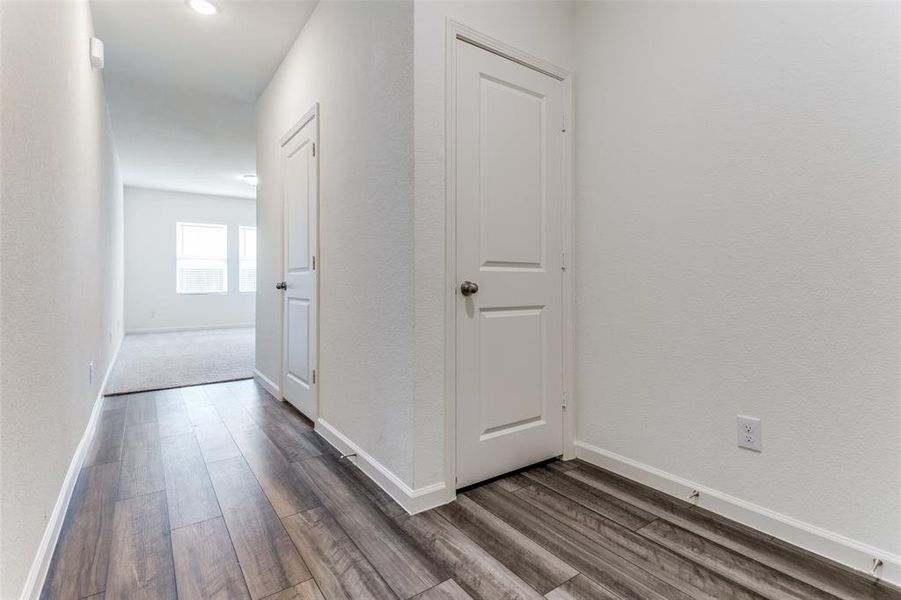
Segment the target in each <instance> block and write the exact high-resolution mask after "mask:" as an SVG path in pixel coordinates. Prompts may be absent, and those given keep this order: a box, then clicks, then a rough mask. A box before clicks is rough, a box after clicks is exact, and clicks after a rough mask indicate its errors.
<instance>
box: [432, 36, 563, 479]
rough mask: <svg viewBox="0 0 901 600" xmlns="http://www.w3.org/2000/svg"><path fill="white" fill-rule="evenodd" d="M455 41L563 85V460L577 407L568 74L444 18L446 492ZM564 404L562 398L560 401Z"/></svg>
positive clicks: (450, 426) (452, 402)
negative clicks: (445, 59) (575, 395)
mask: <svg viewBox="0 0 901 600" xmlns="http://www.w3.org/2000/svg"><path fill="white" fill-rule="evenodd" d="M457 40H462V41H464V42H468V43H470V44H474V45H476V46H478V47H480V48H482V49H484V50H487V51H489V52H492V53H494V54H497V55H499V56H502V57H504V58H507V59H509V60H512V61H514V62H517V63H519V64H521V65H524V66H526V67H529V68H531V69H535V70H536V71H539V72H541V73H544V74H545V75H549V76H550V77H553V78H554V79H558V80H559V81H561V82H562V83H563V96H564V98H563V105H564V107H565V114H566V117H565V119H564V122H563V123H561V127H565V131H566V133H567V136H566V137H567V139H566V140H565V141H564V143H563V173H564V177H563V181H564V183H563V188H564V189H563V201H562V209H563V215H562V218H561V223H562V227H563V232H562V240H563V248H561V251H562V252H564V253H565V254H564V262H563V264H564V270H563V306H562V308H563V314H562V317H563V320H562V321H563V357H562V360H563V394H564V398H565V403H564V405H565V408H564V414H563V457H564V458H566V459H570V458H575V407H574V398H573V388H574V381H575V376H574V373H575V371H574V368H573V367H574V363H573V360H574V355H575V347H574V343H575V335H574V329H573V309H574V303H573V292H574V282H573V265H574V260H573V258H574V248H573V237H574V236H573V226H574V222H573V208H572V188H573V171H572V156H573V136H572V135H571V133H572V131H573V128H572V121H573V119H572V114H573V110H572V73H571V72H570V71H568V70H567V69H563V68H561V67H558V66H556V65H554V64H551V63H549V62H547V61H545V60H542V59H540V58H538V57H536V56H533V55H531V54H528V53H526V52H523V51H521V50H518V49H517V48H514V47H513V46H510V45H509V44H505V43H504V42H501V41H499V40H496V39H494V38H492V37H490V36H487V35H485V34H483V33H480V32H478V31H476V30H475V29H472V28H471V27H468V26H466V25H463V24H462V23H459V22H457V21H454V20H451V19H448V21H447V42H446V43H447V46H446V54H445V55H446V58H447V65H446V77H447V79H446V82H445V111H446V113H445V124H444V139H445V151H444V160H445V166H444V185H445V193H444V197H445V206H444V226H445V233H444V235H445V239H444V242H445V243H444V248H445V250H444V260H445V294H444V319H445V323H444V341H445V347H444V388H445V389H444V423H445V430H444V452H445V457H444V462H445V479H444V480H445V482H446V485H447V487H448V488H450V489H451V490H456V488H457V485H456V481H457V355H456V352H457V348H456V337H457V335H456V331H457V296H456V292H457V285H458V283H459V282H458V281H457V190H456V187H457V164H456V156H457V140H456V131H457V129H456V128H457V107H456V103H457V100H456V99H457V50H456V48H457ZM561 400H562V399H561Z"/></svg>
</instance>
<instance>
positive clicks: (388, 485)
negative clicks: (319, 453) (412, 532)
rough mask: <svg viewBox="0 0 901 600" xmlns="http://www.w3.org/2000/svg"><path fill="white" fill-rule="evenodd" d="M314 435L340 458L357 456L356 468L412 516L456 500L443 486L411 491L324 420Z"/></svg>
mask: <svg viewBox="0 0 901 600" xmlns="http://www.w3.org/2000/svg"><path fill="white" fill-rule="evenodd" d="M315 431H316V432H317V433H318V434H319V435H320V436H322V438H323V439H325V441H327V442H328V443H329V444H331V445H332V446H334V447H335V448H336V449H337V450H338V451H339V452H340V453H341V454H344V455H347V454H356V456H354V457H351V458H350V460H353V461H354V464H355V465H356V466H357V467H359V468H360V470H361V471H363V473H365V474H366V476H367V477H369V478H370V479H372V480H373V481H374V482H375V483H376V484H377V485H378V486H379V487H380V488H382V489H383V490H385V492H386V493H387V494H388V495H389V496H391V497H392V498H394V500H395V501H396V502H397V503H398V504H400V505H401V506H402V507H403V508H404V510H406V511H407V512H408V513H409V514H411V515H415V514H416V513H420V512H423V511H426V510H429V509H431V508H435V507H436V506H441V505H442V504H447V503H448V502H451V501H452V500H453V499H454V498H455V497H456V494H455V493H454V490H453V489H451V488H449V487H448V486H446V485H445V484H444V483H435V484H432V485H427V486H425V487H421V488H415V489H414V488H411V487H410V486H408V485H407V484H406V483H404V482H403V481H402V480H401V479H400V478H399V477H398V476H397V475H395V474H394V473H392V472H391V471H390V470H389V469H388V468H387V467H386V466H385V465H383V464H382V463H380V462H379V461H377V460H376V459H375V458H373V457H372V456H370V455H369V454H367V453H366V452H364V451H363V450H362V449H361V448H360V447H359V446H357V445H356V444H355V443H353V442H352V441H351V440H350V439H349V438H348V437H347V436H345V435H344V434H343V433H341V432H340V431H338V430H337V429H335V428H334V427H333V426H332V425H331V424H329V423H328V421H326V420H325V419H322V418H319V419H317V421H316V427H315Z"/></svg>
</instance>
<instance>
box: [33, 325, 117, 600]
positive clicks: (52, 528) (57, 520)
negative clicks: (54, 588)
mask: <svg viewBox="0 0 901 600" xmlns="http://www.w3.org/2000/svg"><path fill="white" fill-rule="evenodd" d="M121 348H122V337H120V338H119V342H118V343H117V344H116V350H115V352H113V356H112V358H111V359H110V361H109V365H108V366H107V368H106V374H105V375H104V376H103V381H102V382H101V383H100V389H99V391H98V392H97V397H96V398H95V399H94V407H93V408H92V409H91V416H90V418H89V419H88V424H87V426H85V429H84V434H82V436H81V441H79V442H78V446H76V448H75V454H74V455H73V456H72V461H71V462H70V463H69V470H68V471H67V472H66V477H65V479H63V485H62V489H60V491H59V496H58V497H57V499H56V505H54V507H53V512H52V513H50V518H49V519H48V520H47V527H46V528H45V529H44V536H43V537H42V538H41V543H40V545H38V551H37V554H36V555H35V557H34V562H32V563H31V569H29V571H28V578H27V579H26V580H25V586H24V588H23V589H22V594H21V596H20V598H21V599H22V600H38V598H39V597H40V595H41V590H42V589H43V587H44V580H45V579H47V572H48V571H49V570H50V561H51V559H52V558H53V551H54V549H55V548H56V542H57V541H58V540H59V534H60V531H61V530H62V527H63V521H64V520H65V518H66V511H67V510H68V508H69V501H70V500H71V499H72V492H74V491H75V482H76V481H77V480H78V474H79V472H81V465H82V464H84V459H85V456H86V455H87V453H88V450H89V449H90V447H91V442H92V441H93V440H94V433H95V432H96V431H97V422H98V421H99V420H100V413H101V412H103V399H104V395H103V392H104V391H105V390H106V384H107V382H108V381H109V378H110V374H111V373H112V372H113V366H114V365H115V364H116V359H117V358H118V357H119V350H120V349H121Z"/></svg>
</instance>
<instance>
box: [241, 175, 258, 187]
mask: <svg viewBox="0 0 901 600" xmlns="http://www.w3.org/2000/svg"><path fill="white" fill-rule="evenodd" d="M241 179H243V180H244V181H246V182H247V183H249V184H250V185H256V184H257V181H259V180H258V179H257V176H256V175H254V174H253V173H248V174H247V175H242V176H241Z"/></svg>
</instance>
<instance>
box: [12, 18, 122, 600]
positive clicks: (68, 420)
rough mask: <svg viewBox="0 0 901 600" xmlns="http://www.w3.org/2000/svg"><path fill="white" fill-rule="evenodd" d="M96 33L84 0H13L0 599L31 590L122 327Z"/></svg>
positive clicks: (117, 200) (113, 167) (112, 164)
mask: <svg viewBox="0 0 901 600" xmlns="http://www.w3.org/2000/svg"><path fill="white" fill-rule="evenodd" d="M92 31H93V27H92V25H91V13H90V9H89V7H88V4H87V3H86V2H4V3H3V4H2V14H0V39H2V41H0V52H2V58H0V61H2V85H0V106H2V132H0V137H2V183H0V197H2V204H0V240H2V241H0V256H2V272H0V356H2V365H0V471H2V480H3V485H2V490H0V529H2V533H0V538H2V540H3V541H2V549H0V597H2V598H15V597H18V595H19V593H20V592H21V590H22V586H23V585H24V582H25V578H26V576H27V573H28V569H29V568H30V566H31V563H32V561H33V560H34V557H35V553H36V551H37V549H38V544H39V542H40V540H41V537H42V535H43V534H44V530H45V528H46V526H47V519H48V517H49V515H50V513H51V511H52V510H53V506H54V504H55V503H56V500H57V497H58V496H59V493H60V488H61V486H62V483H63V479H64V477H65V475H66V471H67V469H68V467H69V464H70V462H71V460H72V456H73V453H74V451H75V448H76V446H77V445H78V442H79V441H80V439H81V436H82V434H83V433H84V428H85V426H86V425H87V422H88V418H89V416H90V414H91V408H92V406H93V403H94V400H95V399H96V397H97V394H98V392H99V386H100V383H101V380H102V379H103V376H104V373H105V372H106V370H107V366H108V365H109V362H110V359H111V357H112V353H113V352H114V351H115V348H116V346H117V345H118V343H119V339H120V336H121V331H122V330H121V324H122V182H121V178H120V176H119V170H118V164H117V159H116V154H115V150H114V147H113V141H112V137H111V134H110V127H109V119H108V116H107V111H106V103H105V101H104V95H103V84H102V81H101V78H100V74H99V73H98V72H94V71H92V70H91V66H90V63H89V60H88V38H90V36H91V35H92ZM90 361H93V362H94V363H95V378H94V383H93V385H91V384H89V383H88V374H89V369H88V363H89V362H90Z"/></svg>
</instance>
